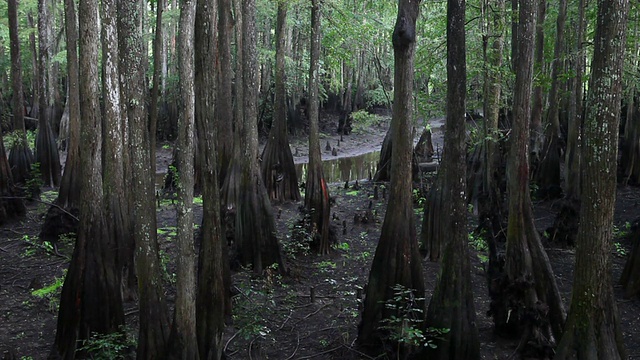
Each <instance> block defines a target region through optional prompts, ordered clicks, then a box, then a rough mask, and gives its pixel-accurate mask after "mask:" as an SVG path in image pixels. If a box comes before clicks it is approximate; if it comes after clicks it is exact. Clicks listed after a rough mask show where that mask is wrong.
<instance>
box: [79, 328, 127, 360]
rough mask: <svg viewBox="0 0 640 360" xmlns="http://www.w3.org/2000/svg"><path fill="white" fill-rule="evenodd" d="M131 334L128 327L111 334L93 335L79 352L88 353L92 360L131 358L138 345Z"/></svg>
mask: <svg viewBox="0 0 640 360" xmlns="http://www.w3.org/2000/svg"><path fill="white" fill-rule="evenodd" d="M130 333H131V332H130V331H128V329H127V328H126V327H121V328H120V330H119V331H116V332H114V333H111V334H98V333H92V334H91V337H90V338H89V339H88V340H85V341H84V342H83V344H82V347H80V348H78V351H81V352H86V353H88V354H89V358H90V359H96V360H111V359H127V358H130V357H131V355H132V352H133V350H134V349H135V348H136V345H137V342H136V339H135V337H134V336H132V335H131V334H130Z"/></svg>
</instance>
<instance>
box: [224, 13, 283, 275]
mask: <svg viewBox="0 0 640 360" xmlns="http://www.w3.org/2000/svg"><path fill="white" fill-rule="evenodd" d="M255 20H256V3H255V0H246V1H243V3H242V82H241V84H242V106H240V104H238V108H239V109H238V110H239V111H241V112H242V114H243V119H244V120H243V124H242V129H240V131H241V134H242V136H241V141H240V142H237V143H236V145H237V147H236V152H235V157H234V159H233V163H232V164H231V169H230V171H229V175H228V176H227V179H226V180H225V182H226V184H225V187H226V188H227V190H225V192H226V208H227V210H230V211H232V212H233V211H235V214H234V219H235V220H234V226H235V234H234V240H235V246H236V250H237V253H238V260H239V262H240V263H241V264H244V265H251V266H252V268H253V271H254V272H256V273H262V271H263V270H264V269H265V268H267V267H270V266H275V267H277V270H278V271H285V268H284V262H283V260H282V256H281V252H280V244H279V242H278V238H277V237H276V235H275V234H276V231H275V220H274V217H273V210H272V208H271V203H270V202H269V197H268V196H267V191H266V189H265V187H264V183H263V182H262V177H261V175H260V166H259V164H258V128H257V117H258V108H257V82H258V74H257V66H256V64H257V43H256V21H255ZM236 74H237V75H238V74H240V72H236ZM239 80H240V78H238V77H237V78H236V83H238V81H239ZM240 108H241V109H240ZM240 144H243V145H244V149H242V150H241V149H240ZM234 184H235V185H234Z"/></svg>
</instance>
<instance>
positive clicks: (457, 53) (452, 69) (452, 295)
mask: <svg viewBox="0 0 640 360" xmlns="http://www.w3.org/2000/svg"><path fill="white" fill-rule="evenodd" d="M465 57H466V48H465V0H449V1H448V2H447V85H448V86H447V122H446V123H445V141H444V149H443V170H442V173H441V174H440V176H442V178H443V179H445V182H444V186H443V188H442V190H441V191H442V197H443V203H444V206H443V207H442V209H443V210H444V211H443V212H442V214H441V218H440V219H441V222H442V223H444V225H443V227H444V228H445V229H447V230H448V233H447V234H444V233H442V234H441V236H443V237H444V238H445V239H447V240H446V245H445V247H444V254H443V259H442V266H441V268H440V269H441V270H440V271H441V272H440V276H439V281H438V283H437V284H436V288H435V290H434V291H433V296H432V298H431V302H430V303H429V308H428V310H427V320H426V322H425V330H426V329H427V328H428V327H435V328H438V329H449V332H448V333H446V334H443V335H442V336H441V338H442V339H441V340H438V341H437V342H436V345H437V347H436V348H435V349H433V348H430V347H426V348H425V349H426V350H427V352H428V354H429V355H428V357H429V359H442V360H454V359H456V360H464V359H469V360H471V359H479V358H480V341H479V339H478V329H477V327H476V312H475V306H474V304H473V293H472V291H471V264H470V260H469V245H468V232H467V201H466V195H465V194H466V187H467V184H466V179H467V175H466V166H467V159H466V157H467V156H466V155H467V151H466V148H467V146H466V141H465V140H466V136H467V134H466V126H465V95H466V77H467V67H466V58H465Z"/></svg>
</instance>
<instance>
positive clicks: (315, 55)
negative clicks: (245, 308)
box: [304, 0, 331, 254]
mask: <svg viewBox="0 0 640 360" xmlns="http://www.w3.org/2000/svg"><path fill="white" fill-rule="evenodd" d="M320 18H321V13H320V2H319V1H318V0H311V49H310V60H309V107H308V113H309V167H308V172H307V182H306V186H305V192H304V206H305V209H306V210H307V211H309V213H310V214H311V227H312V229H311V233H312V234H313V243H312V246H313V247H314V248H315V249H316V250H317V251H318V252H319V253H320V254H328V253H329V251H330V250H331V239H330V236H329V213H330V211H331V209H330V205H329V188H328V187H327V183H326V182H325V180H324V174H323V171H322V155H321V153H320V131H319V129H318V108H319V104H318V84H319V82H320V79H319V78H318V77H319V76H320V75H319V73H318V70H319V66H318V64H319V59H320V41H321V34H320Z"/></svg>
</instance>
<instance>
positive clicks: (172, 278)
mask: <svg viewBox="0 0 640 360" xmlns="http://www.w3.org/2000/svg"><path fill="white" fill-rule="evenodd" d="M159 255H160V267H161V268H162V277H163V278H164V280H165V281H167V282H168V283H170V284H175V283H176V274H175V273H171V272H169V263H170V262H171V258H170V257H169V254H167V252H166V251H164V250H162V249H160V251H159Z"/></svg>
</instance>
